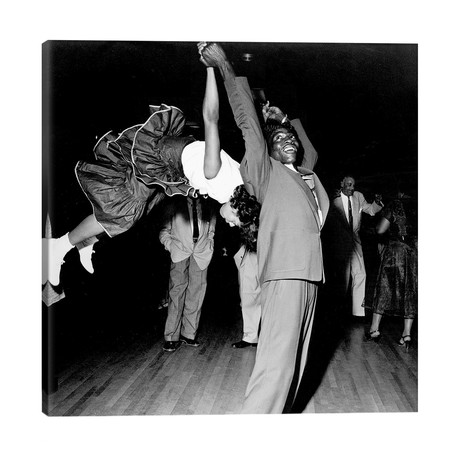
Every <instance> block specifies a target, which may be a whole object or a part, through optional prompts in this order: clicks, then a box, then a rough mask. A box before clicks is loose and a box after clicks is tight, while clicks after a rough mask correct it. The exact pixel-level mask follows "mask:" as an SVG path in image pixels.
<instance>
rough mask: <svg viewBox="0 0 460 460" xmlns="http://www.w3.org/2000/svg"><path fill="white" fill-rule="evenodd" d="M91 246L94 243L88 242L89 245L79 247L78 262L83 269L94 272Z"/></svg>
mask: <svg viewBox="0 0 460 460" xmlns="http://www.w3.org/2000/svg"><path fill="white" fill-rule="evenodd" d="M93 246H94V244H90V245H89V246H85V247H84V248H82V249H79V250H78V252H79V254H80V262H81V264H82V265H83V267H85V270H86V271H88V272H89V273H94V268H93V261H92V260H91V257H92V254H93V252H94V251H93Z"/></svg>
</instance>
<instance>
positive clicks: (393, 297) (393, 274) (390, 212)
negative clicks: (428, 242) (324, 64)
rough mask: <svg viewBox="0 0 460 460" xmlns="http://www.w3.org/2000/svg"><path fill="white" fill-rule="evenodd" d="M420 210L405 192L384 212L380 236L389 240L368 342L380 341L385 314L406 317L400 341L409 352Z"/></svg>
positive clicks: (414, 295)
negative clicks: (417, 210) (418, 212)
mask: <svg viewBox="0 0 460 460" xmlns="http://www.w3.org/2000/svg"><path fill="white" fill-rule="evenodd" d="M416 223H417V220H416V209H415V207H414V206H413V205H412V203H411V202H410V200H409V199H408V197H407V196H406V195H404V193H402V192H399V193H398V196H397V199H396V200H394V201H393V202H391V203H390V204H389V205H388V207H386V208H384V210H383V211H382V219H381V221H380V222H379V224H378V225H377V233H378V234H380V235H383V234H386V236H387V237H388V241H387V243H386V244H385V246H384V248H383V251H382V253H381V263H380V268H379V272H378V275H377V281H376V286H375V290H374V297H373V302H372V311H373V314H372V323H371V326H370V330H369V332H367V333H366V335H365V340H368V341H371V340H372V341H377V340H379V339H380V331H379V326H380V321H381V319H382V316H383V315H391V316H399V317H402V318H404V328H403V332H402V334H401V337H400V338H399V340H398V343H399V345H401V346H405V347H406V349H408V348H409V347H410V345H411V329H412V324H413V322H414V318H415V316H416V315H417V226H416Z"/></svg>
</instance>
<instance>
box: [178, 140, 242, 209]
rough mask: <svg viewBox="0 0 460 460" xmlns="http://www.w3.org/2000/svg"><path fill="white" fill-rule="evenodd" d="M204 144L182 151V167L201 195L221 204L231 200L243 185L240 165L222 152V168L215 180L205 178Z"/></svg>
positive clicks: (201, 142) (200, 143)
mask: <svg viewBox="0 0 460 460" xmlns="http://www.w3.org/2000/svg"><path fill="white" fill-rule="evenodd" d="M204 146H205V144H204V142H203V141H195V142H192V143H191V144H189V145H187V146H186V147H185V148H184V150H183V151H182V166H183V168H184V174H185V176H186V177H187V179H188V180H189V182H190V185H191V186H192V187H193V188H195V189H197V190H199V193H200V195H209V196H210V197H211V198H214V199H215V200H217V201H218V202H219V203H226V202H227V201H228V200H230V198H231V196H232V194H233V190H235V188H236V187H237V186H238V185H241V184H242V183H243V179H242V177H241V173H240V164H239V163H238V162H236V161H235V160H234V159H233V158H232V157H231V156H230V155H228V153H226V152H225V151H224V150H221V151H220V158H221V160H222V166H221V168H220V170H219V172H218V173H217V175H216V177H214V179H206V177H205V176H204Z"/></svg>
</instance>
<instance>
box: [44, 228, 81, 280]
mask: <svg viewBox="0 0 460 460" xmlns="http://www.w3.org/2000/svg"><path fill="white" fill-rule="evenodd" d="M42 245H43V254H44V255H46V258H47V259H46V260H47V264H46V265H45V266H44V269H43V279H42V282H43V283H44V282H46V279H48V280H49V282H50V283H51V284H53V285H54V286H57V285H59V282H60V281H59V277H60V274H61V265H62V264H63V263H64V257H65V255H66V254H67V253H68V252H69V251H70V250H71V249H72V248H73V245H72V244H71V242H70V241H69V234H68V233H66V234H65V235H64V236H61V237H60V238H43V239H42Z"/></svg>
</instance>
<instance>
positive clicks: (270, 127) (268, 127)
mask: <svg viewBox="0 0 460 460" xmlns="http://www.w3.org/2000/svg"><path fill="white" fill-rule="evenodd" d="M281 128H284V129H286V130H287V131H288V132H289V133H292V134H294V135H295V136H296V137H297V132H296V130H295V129H294V127H293V126H292V125H291V122H290V121H289V120H286V121H285V122H284V123H281V122H279V121H277V120H275V119H273V118H268V119H267V121H266V122H265V124H264V126H263V128H262V130H263V133H264V137H265V140H266V142H267V145H268V147H269V148H271V146H272V137H273V134H274V133H275V131H277V130H279V129H281Z"/></svg>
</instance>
